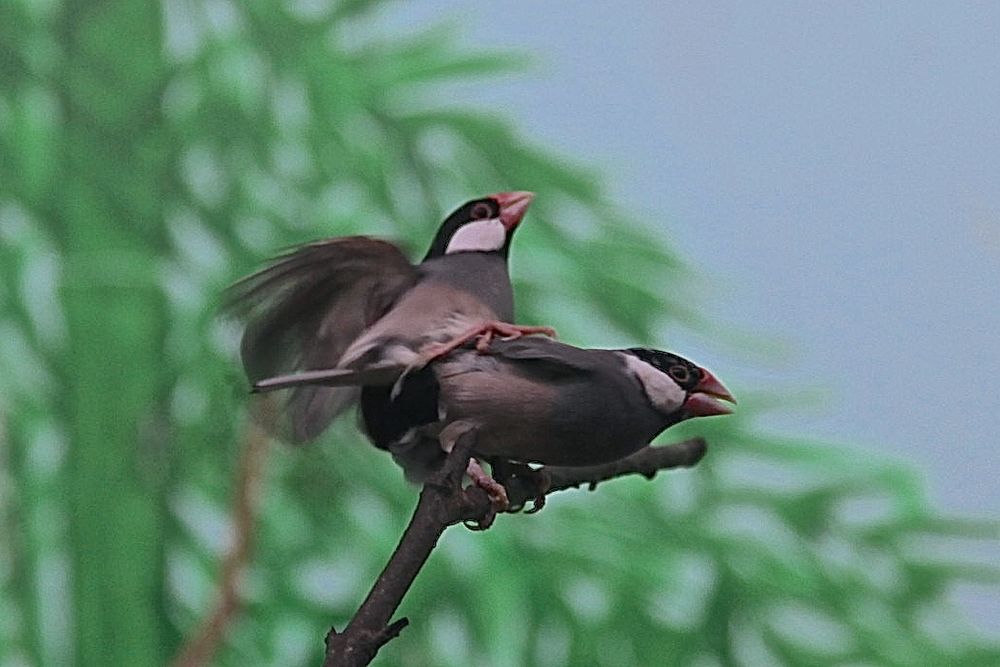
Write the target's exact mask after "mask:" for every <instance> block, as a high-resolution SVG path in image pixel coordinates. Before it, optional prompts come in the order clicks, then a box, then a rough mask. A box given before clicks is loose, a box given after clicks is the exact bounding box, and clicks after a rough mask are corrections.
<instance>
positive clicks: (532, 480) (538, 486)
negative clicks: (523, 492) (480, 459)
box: [491, 460, 552, 514]
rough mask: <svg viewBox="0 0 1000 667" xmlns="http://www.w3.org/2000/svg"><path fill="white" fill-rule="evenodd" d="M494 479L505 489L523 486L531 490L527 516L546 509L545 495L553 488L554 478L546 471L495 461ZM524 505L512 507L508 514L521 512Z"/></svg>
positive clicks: (519, 464)
mask: <svg viewBox="0 0 1000 667" xmlns="http://www.w3.org/2000/svg"><path fill="white" fill-rule="evenodd" d="M491 466H492V468H493V476H494V478H495V479H496V480H497V481H498V482H500V483H501V484H503V485H504V486H505V487H507V486H510V484H512V483H513V484H522V485H524V486H526V487H527V488H528V489H530V494H533V495H530V494H529V495H528V498H530V499H531V509H529V510H527V511H526V512H525V514H534V513H535V512H537V511H539V510H540V509H542V508H543V507H545V495H546V494H547V493H548V491H549V487H550V486H552V478H551V477H550V476H549V474H548V473H547V472H545V469H544V468H542V469H540V470H536V469H535V468H532V467H531V466H529V465H527V464H524V463H519V462H516V461H500V460H497V461H493V462H491ZM523 508H524V505H520V506H518V507H511V508H509V509H508V510H507V511H508V512H519V511H520V510H522V509H523Z"/></svg>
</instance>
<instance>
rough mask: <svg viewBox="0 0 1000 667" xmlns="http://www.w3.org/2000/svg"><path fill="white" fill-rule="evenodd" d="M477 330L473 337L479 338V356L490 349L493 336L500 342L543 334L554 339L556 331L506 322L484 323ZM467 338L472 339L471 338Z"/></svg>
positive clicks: (477, 344)
mask: <svg viewBox="0 0 1000 667" xmlns="http://www.w3.org/2000/svg"><path fill="white" fill-rule="evenodd" d="M479 329H480V331H478V332H477V333H475V334H473V335H474V336H478V337H479V339H478V340H477V341H476V350H478V351H479V353H480V354H485V353H486V351H487V350H489V349H490V343H491V342H493V338H494V337H495V336H498V337H499V338H500V340H517V339H518V338H520V337H521V336H529V335H531V334H544V335H546V336H548V337H549V338H555V337H556V330H555V329H553V328H552V327H537V326H524V325H520V324H510V323H508V322H496V321H494V322H486V323H484V324H483V325H482V326H480V327H479ZM469 338H472V336H470V337H469ZM466 340H468V339H466Z"/></svg>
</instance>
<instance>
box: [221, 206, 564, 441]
mask: <svg viewBox="0 0 1000 667" xmlns="http://www.w3.org/2000/svg"><path fill="white" fill-rule="evenodd" d="M533 198H534V194H533V193H531V192H525V191H512V192H500V193H496V194H493V195H489V196H487V197H483V198H481V199H476V200H472V201H468V202H466V203H465V204H463V205H461V206H459V207H458V208H457V209H456V210H454V211H453V212H452V213H451V214H450V215H448V217H446V218H445V220H444V221H443V222H442V223H441V225H440V227H439V228H438V230H437V233H436V235H435V236H434V238H433V240H432V242H431V244H430V247H429V249H428V251H427V253H426V255H425V256H424V258H423V260H422V261H421V262H420V263H419V264H413V263H411V262H410V260H409V259H407V257H406V256H405V255H404V253H403V252H402V251H401V250H400V249H399V247H397V246H396V245H394V244H392V243H390V242H388V241H384V240H380V239H376V238H371V237H368V236H346V237H338V238H332V239H325V240H322V241H317V242H313V243H308V244H305V245H302V246H299V247H297V248H293V249H292V250H291V251H289V252H288V253H286V254H284V255H282V256H280V257H278V258H277V259H276V260H275V261H274V262H273V263H272V264H271V265H270V266H268V267H266V268H264V269H263V270H261V271H258V272H257V273H254V274H252V275H249V276H247V277H245V278H243V279H241V280H239V281H238V282H236V283H235V284H234V285H233V286H231V287H230V288H229V289H228V290H227V293H226V297H225V309H226V311H227V312H229V313H230V314H231V315H232V316H234V317H235V318H237V319H239V320H241V321H242V322H243V323H244V325H245V327H244V332H243V336H242V340H241V343H240V355H241V358H242V362H243V366H244V370H245V372H246V375H247V377H248V378H249V380H250V382H251V383H253V382H257V381H259V380H262V379H264V378H267V377H270V376H274V375H278V374H287V373H291V372H304V373H306V374H307V376H308V373H309V372H310V371H311V370H313V369H329V368H333V367H336V368H340V369H342V370H343V371H345V372H347V373H349V374H350V373H361V374H363V375H364V378H363V379H365V382H364V383H369V382H370V381H371V379H372V377H379V374H380V373H382V372H383V370H382V369H383V367H389V368H395V367H396V366H398V365H399V364H403V365H414V366H417V367H419V366H421V365H422V364H423V363H426V361H427V360H429V359H431V358H433V357H434V356H435V355H441V354H445V353H447V351H448V350H449V349H451V348H450V347H449V346H457V345H461V344H463V343H464V342H465V341H467V340H470V339H473V338H477V339H478V337H482V339H483V340H488V338H489V337H491V336H492V335H494V334H499V335H502V336H505V337H518V336H521V335H524V334H531V333H544V334H548V335H554V334H555V332H554V331H552V330H551V329H549V328H548V327H521V326H517V325H512V324H508V322H511V321H513V319H514V299H513V290H512V288H511V284H510V276H509V274H508V271H507V256H508V253H509V251H510V245H511V240H512V237H513V234H514V232H515V231H516V229H517V228H518V225H519V224H520V222H521V221H522V219H523V217H524V214H525V212H526V210H527V208H528V206H529V205H530V204H531V202H532V199H533ZM364 383H355V384H354V385H351V386H346V385H345V386H340V387H336V388H334V387H328V386H321V385H314V384H300V385H299V386H297V387H296V388H295V389H294V390H293V391H291V392H289V394H288V396H287V398H286V400H284V401H283V403H282V404H281V405H278V406H271V409H268V410H266V411H264V410H261V411H260V412H261V413H265V412H266V414H268V415H274V414H275V413H277V415H278V417H277V418H272V417H268V421H269V422H270V423H269V424H268V426H269V427H270V428H271V430H272V431H273V432H275V433H276V434H277V435H279V436H280V437H281V438H282V439H285V440H288V441H290V442H293V443H304V442H309V441H311V440H314V439H315V438H316V437H318V436H319V435H320V434H321V433H322V432H323V431H324V430H325V429H326V427H327V426H328V425H329V424H330V423H331V422H332V421H333V420H334V419H335V418H336V417H337V416H339V415H340V414H341V413H343V412H344V411H345V410H346V408H347V407H349V406H350V405H351V404H353V403H354V402H355V401H357V400H358V399H359V398H360V401H361V403H362V413H363V414H379V413H380V412H381V411H382V410H384V408H385V406H384V403H385V402H386V401H388V400H389V395H388V393H386V391H385V390H384V388H380V387H376V386H374V385H371V384H368V386H367V387H365V388H364V389H359V387H360V385H361V384H364ZM390 384H391V383H390ZM275 407H276V409H274V408H275ZM363 422H364V428H365V430H366V431H368V432H370V433H371V434H374V435H373V436H370V437H371V439H372V440H373V442H375V444H377V445H386V446H387V443H389V442H391V441H392V440H394V438H395V434H387V433H383V432H382V431H381V427H380V425H379V424H377V423H372V422H370V419H365V418H363Z"/></svg>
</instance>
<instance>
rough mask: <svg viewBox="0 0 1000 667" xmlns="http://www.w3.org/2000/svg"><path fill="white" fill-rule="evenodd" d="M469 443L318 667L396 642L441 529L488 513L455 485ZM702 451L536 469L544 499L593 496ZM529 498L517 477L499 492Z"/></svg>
mask: <svg viewBox="0 0 1000 667" xmlns="http://www.w3.org/2000/svg"><path fill="white" fill-rule="evenodd" d="M474 441H475V431H468V432H466V433H465V434H463V435H462V436H461V437H459V438H458V440H457V441H456V443H455V447H454V449H452V451H451V453H450V454H449V455H448V459H447V461H446V463H445V465H444V467H443V468H442V469H441V470H440V471H439V472H438V473H437V474H436V475H435V476H434V477H433V478H432V479H431V480H430V481H428V482H427V483H426V484H425V485H424V488H423V489H422V490H421V492H420V500H419V501H418V503H417V509H416V510H415V511H414V513H413V518H412V519H410V523H409V525H408V526H407V527H406V531H405V532H404V533H403V537H402V539H401V540H400V542H399V545H398V546H397V547H396V550H395V551H394V552H393V554H392V557H391V558H390V559H389V563H388V564H387V565H386V566H385V569H384V570H382V573H381V574H380V575H379V577H378V579H377V580H376V581H375V585H374V586H373V587H372V589H371V591H370V592H369V593H368V597H366V598H365V601H364V602H363V603H362V604H361V607H360V609H358V612H357V614H355V615H354V618H352V619H351V621H350V622H349V623H348V624H347V627H346V628H345V629H344V631H343V632H337V631H336V630H335V629H331V630H330V632H329V634H327V636H326V659H325V660H324V661H323V667H357V666H360V665H367V664H369V663H371V661H372V660H373V659H374V658H375V655H376V653H378V651H379V649H380V648H382V647H383V646H384V645H385V644H386V643H387V642H389V641H390V640H392V639H393V638H394V637H397V636H398V635H399V633H400V632H401V631H402V630H403V628H405V627H406V625H407V624H408V623H409V620H408V619H406V618H401V619H399V620H397V621H394V622H392V621H391V619H392V616H393V614H395V613H396V610H397V609H398V608H399V605H400V603H401V602H402V601H403V596H404V595H406V591H408V590H409V588H410V586H411V585H412V584H413V581H414V579H416V577H417V574H418V573H419V572H420V569H421V568H422V567H423V565H424V563H425V562H427V558H428V557H429V556H430V555H431V552H432V551H433V550H434V547H435V546H437V542H438V539H440V537H441V535H442V534H443V533H444V531H445V529H446V528H447V527H448V526H451V525H454V524H456V523H460V522H470V521H471V522H478V521H481V520H482V519H483V518H484V517H485V516H486V515H487V513H488V512H489V511H490V500H489V498H488V497H487V495H486V492H485V491H483V490H482V489H480V488H479V487H477V486H469V487H466V488H463V487H462V476H463V474H464V472H465V468H466V465H467V464H468V461H469V455H470V452H471V451H472V447H473V443H474ZM706 449H707V445H706V443H705V441H704V440H703V439H702V438H694V439H691V440H685V441H683V442H679V443H676V444H673V445H668V446H662V447H653V446H650V447H644V448H643V449H641V450H639V451H638V452H636V453H635V454H632V455H631V456H629V457H626V458H624V459H621V460H619V461H614V462H612V463H608V464H604V465H598V466H587V467H578V468H571V467H557V466H549V467H545V468H543V469H542V470H544V471H545V473H546V474H547V476H548V479H549V482H550V483H549V486H548V488H547V490H546V491H545V493H546V494H548V493H552V492H554V491H561V490H563V489H569V488H575V487H579V486H581V485H584V484H586V485H588V487H589V488H590V489H591V490H593V489H594V488H596V486H597V485H598V484H599V483H601V482H604V481H607V480H610V479H613V478H615V477H624V476H626V475H633V474H635V475H642V476H644V477H646V478H647V479H652V478H653V477H654V476H655V475H656V473H657V472H659V471H660V470H665V469H668V468H678V467H691V466H693V465H695V464H696V463H698V461H700V460H701V459H702V457H703V456H704V455H705V452H706ZM537 493H538V489H537V488H536V487H534V486H533V485H532V484H530V483H528V482H527V481H525V479H524V478H522V477H514V478H512V479H511V481H510V482H509V483H508V485H507V494H508V496H509V498H510V500H511V504H512V506H514V507H519V506H523V505H524V503H525V502H526V501H528V500H532V499H533V498H535V496H536V495H537Z"/></svg>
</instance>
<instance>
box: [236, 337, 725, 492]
mask: <svg viewBox="0 0 1000 667" xmlns="http://www.w3.org/2000/svg"><path fill="white" fill-rule="evenodd" d="M407 370H408V369H407V368H406V367H404V366H402V365H400V366H397V368H396V369H395V377H396V381H395V382H396V386H395V389H394V392H393V394H392V396H393V398H392V400H390V401H389V403H388V407H387V409H386V412H385V413H383V414H382V415H380V417H381V418H382V419H385V420H388V421H389V424H388V425H387V426H386V428H388V429H392V430H395V431H397V432H402V433H405V436H404V437H400V438H398V439H397V440H396V441H394V442H393V443H391V445H390V446H389V447H388V448H389V450H390V452H391V453H392V455H393V458H394V459H395V460H396V462H397V463H398V464H400V465H401V466H402V467H403V469H404V471H405V472H406V475H407V477H408V478H409V479H411V481H415V482H420V481H426V480H427V479H428V478H429V477H430V476H431V474H433V472H434V471H435V470H436V469H437V468H438V467H439V466H440V465H441V464H442V463H443V462H444V458H445V456H446V454H447V452H449V451H450V450H451V449H452V448H453V446H454V444H455V442H456V441H457V439H458V437H460V436H461V435H462V434H463V433H464V432H466V431H468V430H469V429H475V431H476V433H475V441H474V444H473V449H472V454H473V455H474V456H475V457H476V458H478V459H482V460H484V461H487V462H490V463H491V464H492V465H493V467H494V470H495V469H496V468H497V465H498V464H499V465H506V464H509V463H513V464H518V465H525V464H542V465H555V466H589V465H598V464H603V463H608V462H611V461H616V460H618V459H621V458H624V457H626V456H628V455H629V454H632V453H634V452H636V451H638V450H639V449H641V448H642V447H644V446H646V445H648V444H649V443H650V442H651V441H652V440H653V439H654V438H655V437H656V436H657V435H659V434H660V433H662V432H663V431H664V430H666V429H667V428H669V427H670V426H673V425H674V424H677V423H679V422H682V421H684V420H687V419H691V418H695V417H708V416H713V415H724V414H729V413H731V412H732V409H731V408H730V407H729V406H728V405H726V404H725V403H723V401H725V402H730V403H735V398H734V397H733V395H732V393H731V392H730V391H729V390H728V389H727V388H726V387H725V385H724V384H723V383H722V382H721V381H720V380H719V379H718V378H716V377H715V375H713V374H712V373H711V372H710V371H708V370H707V369H705V368H702V367H700V366H698V365H696V364H695V363H693V362H691V361H689V360H687V359H685V358H683V357H681V356H678V355H677V354H674V353H672V352H666V351H663V350H658V349H653V348H644V347H631V348H624V349H595V348H580V347H576V346H573V345H569V344H567V343H562V342H559V341H556V340H552V339H550V338H546V337H542V336H525V337H520V338H517V339H503V338H500V339H493V340H491V341H490V342H489V345H488V348H487V349H486V350H485V351H484V350H481V349H478V347H477V345H475V344H474V343H472V342H471V341H470V342H468V343H466V344H464V345H463V346H461V347H459V348H456V349H454V350H451V351H450V352H449V353H447V354H445V355H442V356H440V357H437V358H435V359H433V360H431V361H430V362H429V363H427V364H426V365H425V366H423V367H421V368H420V369H419V370H417V371H416V372H410V373H408V372H407ZM392 375H393V373H389V372H388V370H386V375H385V377H382V378H379V379H378V381H380V382H385V381H387V379H388V378H389V377H390V376H392ZM343 381H349V378H345V376H343V375H342V374H340V375H338V374H337V372H335V371H334V372H330V373H328V374H326V375H324V373H323V372H322V371H318V372H317V373H316V374H315V375H314V376H312V377H308V378H301V377H300V378H295V377H294V376H285V377H280V378H271V379H267V380H264V381H261V382H258V383H257V385H256V386H255V388H256V390H257V391H274V390H277V389H282V388H288V387H291V386H298V383H301V382H308V383H316V382H319V383H338V382H343ZM373 381H374V380H373ZM467 472H468V474H469V476H470V477H471V478H472V479H473V481H474V482H475V483H476V484H478V485H479V486H481V487H483V488H484V489H485V490H486V491H487V493H488V494H490V497H491V500H493V502H494V508H495V510H496V511H503V509H504V508H505V505H504V504H505V503H506V495H505V493H504V491H503V487H502V484H499V483H497V482H496V480H493V479H492V478H490V477H489V475H487V474H486V473H485V472H484V471H483V470H482V468H481V466H479V465H478V464H476V462H475V460H473V461H470V466H469V468H468V470H467Z"/></svg>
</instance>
